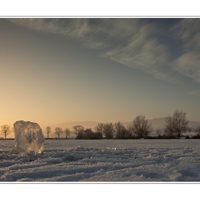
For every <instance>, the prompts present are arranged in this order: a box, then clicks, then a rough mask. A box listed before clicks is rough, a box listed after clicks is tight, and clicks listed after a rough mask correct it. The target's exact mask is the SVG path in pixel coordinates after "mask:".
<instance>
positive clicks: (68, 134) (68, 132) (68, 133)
mask: <svg viewBox="0 0 200 200" xmlns="http://www.w3.org/2000/svg"><path fill="white" fill-rule="evenodd" d="M64 133H65V137H66V139H67V138H68V137H69V136H70V130H69V129H68V128H66V129H65V130H64Z"/></svg>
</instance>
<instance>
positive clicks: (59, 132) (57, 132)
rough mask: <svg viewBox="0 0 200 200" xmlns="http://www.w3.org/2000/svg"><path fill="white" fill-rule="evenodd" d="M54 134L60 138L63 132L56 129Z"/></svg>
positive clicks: (60, 129)
mask: <svg viewBox="0 0 200 200" xmlns="http://www.w3.org/2000/svg"><path fill="white" fill-rule="evenodd" d="M54 133H55V135H56V136H57V137H58V138H60V135H61V134H62V133H63V130H62V128H59V127H56V128H55V132H54Z"/></svg>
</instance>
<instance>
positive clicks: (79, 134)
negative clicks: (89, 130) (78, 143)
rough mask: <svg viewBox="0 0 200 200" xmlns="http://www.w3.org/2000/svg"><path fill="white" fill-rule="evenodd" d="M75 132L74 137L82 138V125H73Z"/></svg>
mask: <svg viewBox="0 0 200 200" xmlns="http://www.w3.org/2000/svg"><path fill="white" fill-rule="evenodd" d="M73 129H74V131H75V134H76V139H83V138H84V127H83V126H81V125H76V126H74V127H73Z"/></svg>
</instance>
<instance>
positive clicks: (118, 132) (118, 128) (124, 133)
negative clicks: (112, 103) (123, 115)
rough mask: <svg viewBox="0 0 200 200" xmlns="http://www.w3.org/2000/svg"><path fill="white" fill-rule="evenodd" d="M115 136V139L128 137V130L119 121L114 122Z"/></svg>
mask: <svg viewBox="0 0 200 200" xmlns="http://www.w3.org/2000/svg"><path fill="white" fill-rule="evenodd" d="M114 132H115V138H117V139H126V138H128V137H129V133H128V130H127V129H126V128H125V126H124V125H123V124H122V123H121V122H117V123H115V124H114Z"/></svg>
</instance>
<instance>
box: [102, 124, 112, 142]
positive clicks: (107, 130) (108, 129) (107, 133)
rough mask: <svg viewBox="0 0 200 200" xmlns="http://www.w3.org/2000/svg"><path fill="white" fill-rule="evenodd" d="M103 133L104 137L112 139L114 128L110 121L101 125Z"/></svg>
mask: <svg viewBox="0 0 200 200" xmlns="http://www.w3.org/2000/svg"><path fill="white" fill-rule="evenodd" d="M103 135H104V137H105V138H106V139H113V136H114V129H113V124H112V123H106V124H104V125H103Z"/></svg>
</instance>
